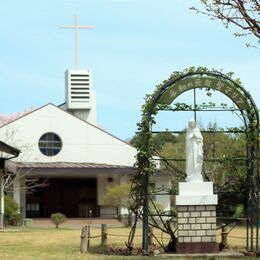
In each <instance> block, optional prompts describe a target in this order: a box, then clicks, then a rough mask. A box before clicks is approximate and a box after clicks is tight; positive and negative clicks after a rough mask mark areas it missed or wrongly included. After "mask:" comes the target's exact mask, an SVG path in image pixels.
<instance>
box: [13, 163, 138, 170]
mask: <svg viewBox="0 0 260 260" xmlns="http://www.w3.org/2000/svg"><path fill="white" fill-rule="evenodd" d="M17 167H19V168H57V169H64V168H74V169H132V168H133V167H131V166H124V165H111V164H103V163H101V164H100V163H75V162H26V163H22V162H18V163H17Z"/></svg>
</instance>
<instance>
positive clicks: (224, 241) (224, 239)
mask: <svg viewBox="0 0 260 260" xmlns="http://www.w3.org/2000/svg"><path fill="white" fill-rule="evenodd" d="M221 243H222V244H223V246H224V248H225V247H226V246H227V226H226V225H225V224H222V227H221Z"/></svg>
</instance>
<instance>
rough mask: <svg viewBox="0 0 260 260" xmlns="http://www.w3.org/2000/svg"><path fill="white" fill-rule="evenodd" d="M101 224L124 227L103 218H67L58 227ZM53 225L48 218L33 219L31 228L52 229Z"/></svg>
mask: <svg viewBox="0 0 260 260" xmlns="http://www.w3.org/2000/svg"><path fill="white" fill-rule="evenodd" d="M101 224H107V225H108V226H110V227H123V226H124V225H123V224H122V223H121V222H119V221H118V220H117V219H103V218H92V219H89V218H67V219H66V221H65V222H64V223H62V224H61V225H60V227H64V228H82V227H83V226H85V225H91V226H94V227H95V226H96V227H100V225H101ZM53 226H54V223H53V222H52V221H51V220H50V219H49V218H33V219H32V227H40V228H49V227H53Z"/></svg>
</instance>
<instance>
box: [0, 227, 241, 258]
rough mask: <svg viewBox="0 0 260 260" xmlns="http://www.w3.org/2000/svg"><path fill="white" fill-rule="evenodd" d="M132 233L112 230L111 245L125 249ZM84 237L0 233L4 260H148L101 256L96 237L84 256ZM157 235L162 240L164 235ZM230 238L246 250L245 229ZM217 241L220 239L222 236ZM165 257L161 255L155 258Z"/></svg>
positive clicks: (95, 231)
mask: <svg viewBox="0 0 260 260" xmlns="http://www.w3.org/2000/svg"><path fill="white" fill-rule="evenodd" d="M128 232H129V229H128V228H108V245H109V246H116V247H122V248H124V247H125V241H126V240H127V235H128ZM141 232H142V230H141V229H138V230H137V237H136V240H135V246H141ZM218 234H219V233H218ZM80 235H81V230H79V229H64V228H59V229H54V228H53V229H47V228H46V229H35V228H31V229H24V228H21V229H19V230H10V231H9V230H7V231H3V232H0V241H1V244H0V259H1V260H5V259H24V260H25V259H26V260H29V259H88V260H92V259H96V260H99V259H136V260H138V259H144V258H142V257H138V256H132V257H124V256H115V255H103V254H102V253H101V252H102V248H100V238H93V239H92V240H91V250H90V252H89V253H87V254H81V253H80V252H79V245H80ZM97 235H100V228H92V229H91V236H97ZM157 235H158V236H160V237H161V233H158V234H157ZM121 236H122V237H121ZM230 236H232V237H229V238H228V243H229V245H230V247H233V248H236V249H237V250H238V248H239V249H244V248H245V228H243V227H237V228H235V229H234V230H232V232H231V233H230ZM233 237H238V238H233ZM243 237H244V239H243ZM217 239H218V240H220V236H219V235H218V237H217ZM164 241H165V244H166V243H167V237H164ZM161 258H162V257H161V256H160V257H157V258H155V259H161ZM146 259H147V258H146ZM163 259H172V257H171V258H166V257H163ZM178 259H180V258H178ZM219 259H223V258H219Z"/></svg>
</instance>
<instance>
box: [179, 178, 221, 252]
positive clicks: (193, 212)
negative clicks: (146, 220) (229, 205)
mask: <svg viewBox="0 0 260 260" xmlns="http://www.w3.org/2000/svg"><path fill="white" fill-rule="evenodd" d="M179 194H180V195H179V196H177V198H176V204H177V214H178V215H177V217H178V218H177V222H178V243H177V253H216V252H218V244H217V243H216V204H217V203H216V202H217V197H216V195H213V184H212V183H204V182H202V183H180V185H179Z"/></svg>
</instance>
